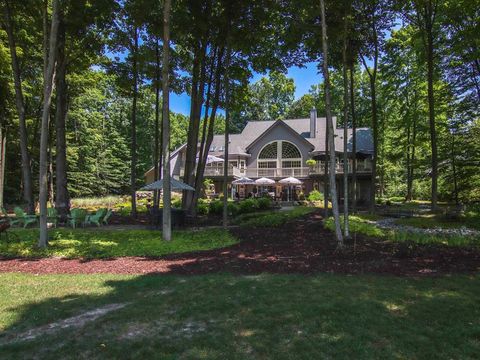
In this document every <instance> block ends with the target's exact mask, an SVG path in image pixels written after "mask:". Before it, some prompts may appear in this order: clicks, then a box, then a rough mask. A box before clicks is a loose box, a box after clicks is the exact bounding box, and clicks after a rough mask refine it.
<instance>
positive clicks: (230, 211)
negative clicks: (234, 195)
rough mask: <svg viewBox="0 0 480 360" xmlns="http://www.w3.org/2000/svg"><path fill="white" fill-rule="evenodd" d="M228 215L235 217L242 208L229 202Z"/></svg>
mask: <svg viewBox="0 0 480 360" xmlns="http://www.w3.org/2000/svg"><path fill="white" fill-rule="evenodd" d="M227 210H228V215H230V216H235V215H237V214H238V213H239V212H240V208H239V206H238V205H237V204H235V203H233V202H229V203H228V204H227Z"/></svg>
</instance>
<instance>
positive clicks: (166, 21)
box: [162, 0, 172, 241]
mask: <svg viewBox="0 0 480 360" xmlns="http://www.w3.org/2000/svg"><path fill="white" fill-rule="evenodd" d="M163 6H164V8H163V67H162V95H163V108H162V113H163V116H162V128H163V134H162V148H163V154H162V155H163V216H162V220H163V221H162V237H163V239H164V240H166V241H170V240H171V239H172V218H171V215H172V214H171V210H172V209H171V196H172V194H171V186H170V104H169V100H170V98H169V97H170V89H169V66H170V62H169V61H170V59H169V56H170V7H171V0H165V1H164V5H163Z"/></svg>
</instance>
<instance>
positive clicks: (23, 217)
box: [10, 206, 37, 228]
mask: <svg viewBox="0 0 480 360" xmlns="http://www.w3.org/2000/svg"><path fill="white" fill-rule="evenodd" d="M13 212H14V213H15V218H14V219H12V220H11V222H10V223H11V225H17V224H18V225H23V227H24V228H26V227H27V226H28V225H30V224H36V223H37V216H36V215H28V214H26V213H25V211H23V210H22V208H19V207H18V206H17V207H15V208H14V209H13Z"/></svg>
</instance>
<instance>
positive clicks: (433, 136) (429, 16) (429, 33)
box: [425, 0, 438, 210]
mask: <svg viewBox="0 0 480 360" xmlns="http://www.w3.org/2000/svg"><path fill="white" fill-rule="evenodd" d="M433 17H434V11H433V6H432V1H431V0H430V1H427V4H426V7H425V30H426V38H427V41H426V53H427V82H428V84H427V85H428V86H427V91H428V118H429V123H430V143H431V147H432V210H437V208H438V205H437V193H438V155H437V130H436V128H435V127H436V125H435V98H434V93H433V80H434V79H433V76H434V74H433V65H434V64H433V56H434V54H433V51H434V50H433Z"/></svg>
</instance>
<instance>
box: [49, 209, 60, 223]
mask: <svg viewBox="0 0 480 360" xmlns="http://www.w3.org/2000/svg"><path fill="white" fill-rule="evenodd" d="M47 222H49V223H51V224H53V226H55V227H57V225H58V212H57V209H55V208H48V209H47Z"/></svg>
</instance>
